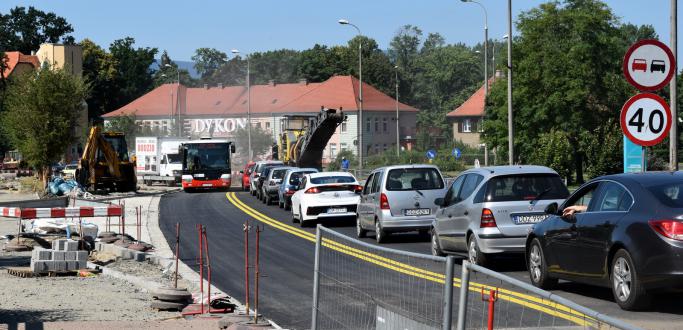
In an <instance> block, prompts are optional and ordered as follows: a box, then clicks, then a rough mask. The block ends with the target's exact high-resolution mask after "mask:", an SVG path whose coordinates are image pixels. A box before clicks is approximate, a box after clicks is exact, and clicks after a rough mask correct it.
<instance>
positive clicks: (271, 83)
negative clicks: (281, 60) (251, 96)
mask: <svg viewBox="0 0 683 330" xmlns="http://www.w3.org/2000/svg"><path fill="white" fill-rule="evenodd" d="M268 86H271V87H275V79H270V80H268Z"/></svg>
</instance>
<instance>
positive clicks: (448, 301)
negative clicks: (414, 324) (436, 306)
mask: <svg viewBox="0 0 683 330" xmlns="http://www.w3.org/2000/svg"><path fill="white" fill-rule="evenodd" d="M453 264H454V258H453V256H448V257H447V258H446V280H445V282H444V287H443V290H444V292H443V300H444V302H443V308H444V309H443V327H442V328H443V329H444V330H451V325H452V323H453Z"/></svg>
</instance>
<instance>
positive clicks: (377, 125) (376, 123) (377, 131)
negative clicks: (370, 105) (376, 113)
mask: <svg viewBox="0 0 683 330" xmlns="http://www.w3.org/2000/svg"><path fill="white" fill-rule="evenodd" d="M375 133H379V119H377V118H375Z"/></svg>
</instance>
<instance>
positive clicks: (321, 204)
mask: <svg viewBox="0 0 683 330" xmlns="http://www.w3.org/2000/svg"><path fill="white" fill-rule="evenodd" d="M361 189H363V187H362V186H361V185H359V184H358V180H356V178H355V177H354V176H353V175H351V174H350V173H347V172H320V173H311V174H306V175H304V177H303V179H301V182H300V183H299V186H298V189H297V191H296V193H294V195H292V221H294V222H299V223H300V224H301V227H305V226H307V225H308V224H309V223H310V222H313V221H315V220H322V219H327V218H339V217H353V218H355V217H356V208H357V207H358V202H359V200H360V195H359V193H360V191H361Z"/></svg>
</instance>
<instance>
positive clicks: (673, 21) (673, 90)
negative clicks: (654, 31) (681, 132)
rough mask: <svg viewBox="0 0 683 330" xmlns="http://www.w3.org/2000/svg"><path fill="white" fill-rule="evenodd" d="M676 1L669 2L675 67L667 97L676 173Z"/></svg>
mask: <svg viewBox="0 0 683 330" xmlns="http://www.w3.org/2000/svg"><path fill="white" fill-rule="evenodd" d="M677 30H678V0H671V51H672V52H673V53H674V62H676V66H674V67H673V68H671V70H674V74H673V77H672V78H671V83H670V84H669V95H671V98H670V100H669V104H670V107H671V117H672V118H673V119H672V120H673V124H672V125H671V130H670V131H669V169H670V170H672V171H678V106H677V103H678V102H677V95H676V75H678V42H677V41H678V40H677V38H678V36H677V32H678V31H677Z"/></svg>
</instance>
